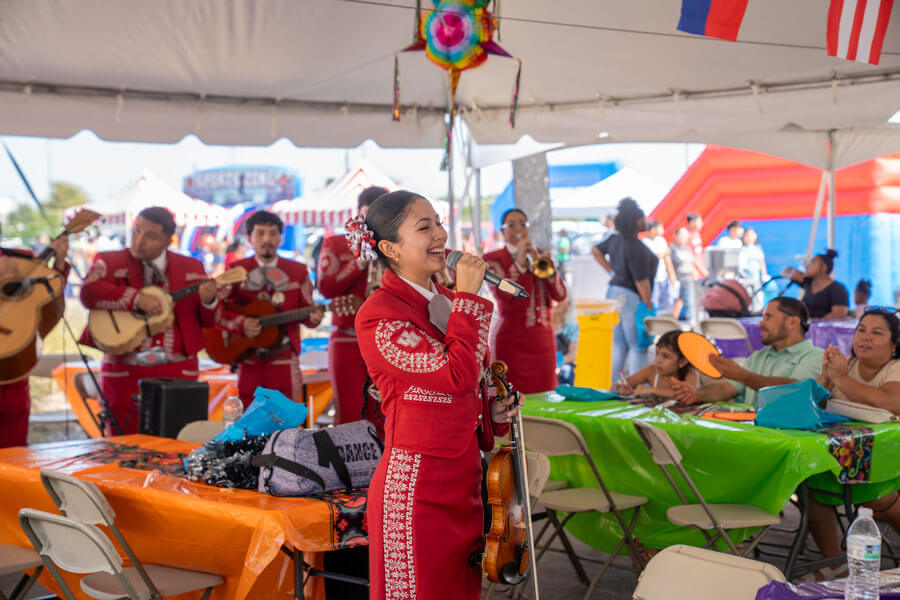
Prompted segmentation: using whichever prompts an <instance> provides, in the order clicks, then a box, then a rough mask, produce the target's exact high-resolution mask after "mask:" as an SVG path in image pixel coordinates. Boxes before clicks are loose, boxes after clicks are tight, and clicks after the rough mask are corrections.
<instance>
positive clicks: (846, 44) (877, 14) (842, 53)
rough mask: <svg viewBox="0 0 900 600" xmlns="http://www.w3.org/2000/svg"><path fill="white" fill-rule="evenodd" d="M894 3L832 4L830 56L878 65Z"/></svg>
mask: <svg viewBox="0 0 900 600" xmlns="http://www.w3.org/2000/svg"><path fill="white" fill-rule="evenodd" d="M893 6H894V0H831V6H830V7H829V8H828V33H827V35H826V39H827V42H828V55H829V56H837V57H838V58H846V59H847V60H855V61H859V62H864V63H869V64H872V65H877V64H878V62H879V61H880V60H881V46H882V44H883V43H884V35H885V33H886V32H887V28H888V23H889V22H890V20H891V8H893Z"/></svg>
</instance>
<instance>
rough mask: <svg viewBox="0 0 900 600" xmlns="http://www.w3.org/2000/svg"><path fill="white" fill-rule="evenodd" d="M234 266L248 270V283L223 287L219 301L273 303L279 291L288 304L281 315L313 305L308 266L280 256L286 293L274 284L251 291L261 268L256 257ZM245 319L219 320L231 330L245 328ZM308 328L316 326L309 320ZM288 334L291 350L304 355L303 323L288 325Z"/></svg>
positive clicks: (278, 264)
mask: <svg viewBox="0 0 900 600" xmlns="http://www.w3.org/2000/svg"><path fill="white" fill-rule="evenodd" d="M231 266H232V267H244V268H245V269H247V274H248V277H247V280H246V281H243V282H241V283H236V284H233V285H231V286H230V289H229V288H222V290H220V293H219V299H220V300H224V301H225V302H234V303H235V304H239V305H240V304H250V303H251V302H253V301H254V300H259V299H263V300H269V301H271V300H272V298H273V296H275V294H276V293H278V292H279V291H280V292H281V294H283V295H284V302H283V303H281V305H280V306H279V312H284V311H288V310H294V309H296V308H303V307H304V306H312V305H313V300H312V293H313V288H312V284H311V283H310V281H309V275H308V273H307V271H306V265H304V264H302V263H298V262H297V261H295V260H288V259H286V258H281V257H280V256H279V257H278V261H277V262H276V263H275V267H276V268H277V269H280V270H281V271H282V272H284V274H285V275H287V283H286V285H285V287H284V289H282V290H276V289H275V288H274V287H273V286H272V285H271V284H269V283H267V284H266V285H264V286H263V287H262V288H260V289H251V288H252V287H254V286H253V283H252V280H253V279H254V273H253V272H254V271H256V270H257V269H259V268H260V266H259V263H258V262H256V257H255V256H251V257H250V258H242V259H241V260H239V261H236V262H234V263H233V264H232V265H231ZM243 322H244V317H240V316H238V317H236V318H235V319H233V320H228V321H222V320H220V321H219V326H220V327H223V328H225V329H228V330H233V329H235V328H237V329H238V330H240V329H241V328H242V327H243ZM302 323H303V324H305V325H306V326H307V327H312V326H313V325H312V323H311V322H310V321H309V320H308V319H305V320H303V321H302ZM285 329H286V330H287V335H288V337H289V338H290V340H291V348H293V350H294V352H295V353H296V354H300V323H288V324H287V325H285Z"/></svg>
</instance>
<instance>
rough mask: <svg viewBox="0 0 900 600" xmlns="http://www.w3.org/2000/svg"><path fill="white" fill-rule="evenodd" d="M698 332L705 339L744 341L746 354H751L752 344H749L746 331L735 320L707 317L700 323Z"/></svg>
mask: <svg viewBox="0 0 900 600" xmlns="http://www.w3.org/2000/svg"><path fill="white" fill-rule="evenodd" d="M700 331H702V332H703V335H705V336H706V337H708V338H712V339H715V340H744V343H746V344H747V351H748V353H749V354H753V344H751V343H750V337H749V336H748V335H747V330H746V329H744V326H743V325H741V322H740V321H738V320H737V319H726V318H722V317H709V318H708V319H703V320H702V321H700Z"/></svg>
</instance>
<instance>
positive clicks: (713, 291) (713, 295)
mask: <svg viewBox="0 0 900 600" xmlns="http://www.w3.org/2000/svg"><path fill="white" fill-rule="evenodd" d="M700 306H702V307H703V308H705V309H706V312H707V313H709V316H710V317H726V318H732V319H736V318H738V317H747V316H750V294H748V293H747V290H746V288H744V286H743V285H741V284H740V282H738V281H737V280H736V279H725V280H724V281H713V282H712V284H711V285H710V287H709V289H707V290H706V295H704V296H703V299H702V300H700Z"/></svg>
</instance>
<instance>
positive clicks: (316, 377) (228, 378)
mask: <svg viewBox="0 0 900 600" xmlns="http://www.w3.org/2000/svg"><path fill="white" fill-rule="evenodd" d="M91 367H92V368H93V369H94V373H95V374H96V375H97V378H98V380H99V377H100V365H99V363H98V364H97V366H96V368H94V367H93V365H91ZM85 371H87V369H86V368H85V366H84V363H82V362H81V361H77V362H67V363H65V364H62V365H60V366H58V367H56V368H55V369H53V380H54V381H55V382H56V385H58V386H59V389H60V390H62V392H63V393H64V394H65V396H66V400H68V402H69V405H70V406H71V407H72V412H74V413H75V416H76V417H77V418H78V422H79V423H80V424H81V426H82V427H83V428H84V430H85V431H86V432H87V434H88V435H89V436H90V437H93V438H96V437H101V435H100V430H99V429H98V428H97V425H96V424H95V422H94V419H93V418H92V417H91V413H93V414H97V413H99V412H100V407H99V405H98V403H97V401H96V400H93V399H90V398H89V399H88V400H87V404H88V406H85V405H84V402H82V400H81V396H79V395H78V390H77V389H75V383H74V378H75V375H77V374H78V373H84V372H85ZM327 373H328V372H327V371H304V372H303V377H304V381H307V382H308V383H307V386H306V396H307V405H308V406H309V407H310V412H311V413H312V420H313V422H315V420H316V419H318V418H319V415H321V414H322V413H323V412H325V410H326V409H327V408H328V405H329V403H330V402H331V399H332V396H333V392H332V390H331V383H330V382H329V381H328V374H327ZM200 381H206V382H208V383H209V418H210V419H213V420H219V419H221V418H222V404H223V403H224V402H225V397H226V395H227V393H228V386H229V385H237V375H236V374H234V373H231V372H230V371H229V369H228V367H225V366H221V365H216V366H215V367H213V368H210V369H203V368H202V365H201V371H200ZM89 410H90V412H89Z"/></svg>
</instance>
